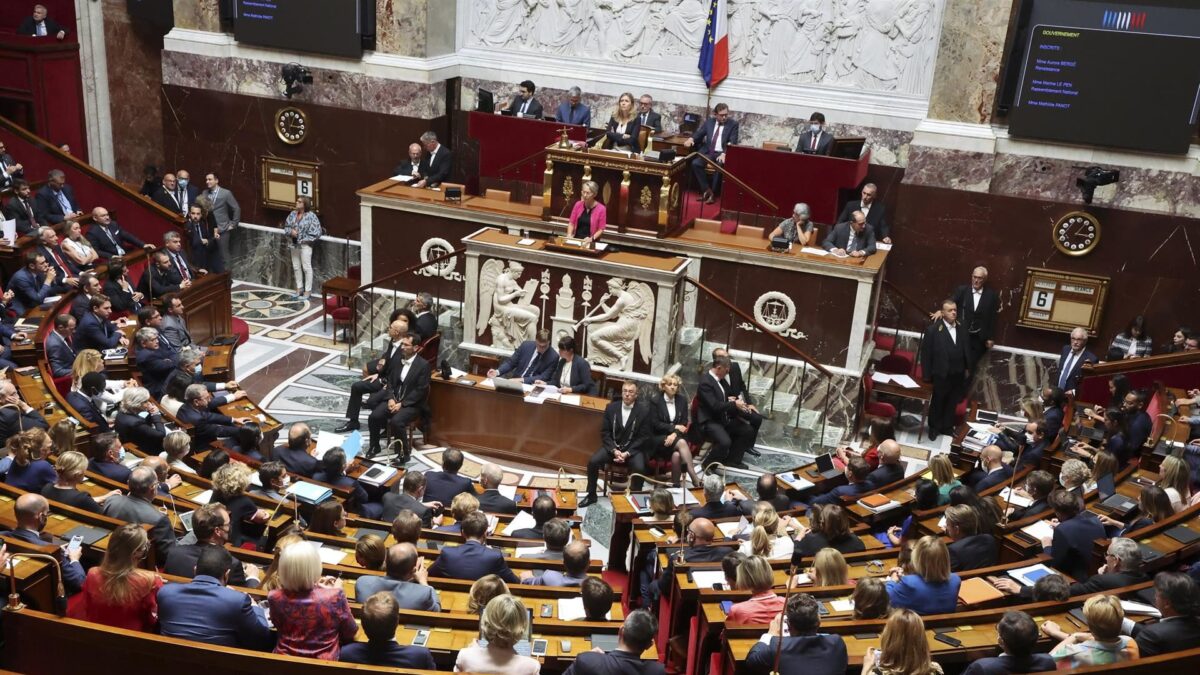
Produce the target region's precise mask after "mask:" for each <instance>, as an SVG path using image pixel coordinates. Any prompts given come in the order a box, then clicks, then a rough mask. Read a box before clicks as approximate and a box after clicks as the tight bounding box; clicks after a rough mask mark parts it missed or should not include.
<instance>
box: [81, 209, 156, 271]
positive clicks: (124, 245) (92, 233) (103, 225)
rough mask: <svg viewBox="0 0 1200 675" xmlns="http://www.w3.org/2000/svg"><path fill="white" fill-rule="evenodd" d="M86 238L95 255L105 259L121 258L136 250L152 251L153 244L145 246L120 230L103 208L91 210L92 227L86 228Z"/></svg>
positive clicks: (145, 244)
mask: <svg viewBox="0 0 1200 675" xmlns="http://www.w3.org/2000/svg"><path fill="white" fill-rule="evenodd" d="M87 238H88V241H89V242H91V244H92V246H93V247H94V248H95V249H96V253H97V254H98V255H99V256H100V257H101V258H105V259H107V258H114V257H116V256H123V255H126V254H127V253H129V252H131V251H132V250H133V249H138V248H144V249H146V250H147V251H153V250H154V244H147V243H146V242H144V241H142V240H141V239H139V238H138V237H137V235H134V234H132V233H130V232H127V231H126V230H122V229H121V226H120V225H119V224H118V223H117V221H115V220H113V219H112V215H111V214H109V212H108V209H106V208H104V207H103V206H97V207H96V208H94V209H92V225H91V227H89V228H88V231H87Z"/></svg>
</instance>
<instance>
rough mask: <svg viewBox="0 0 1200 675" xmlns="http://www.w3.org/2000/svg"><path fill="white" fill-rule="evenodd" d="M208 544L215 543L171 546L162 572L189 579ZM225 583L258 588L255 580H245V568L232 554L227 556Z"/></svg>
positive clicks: (193, 574) (194, 573)
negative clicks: (227, 572)
mask: <svg viewBox="0 0 1200 675" xmlns="http://www.w3.org/2000/svg"><path fill="white" fill-rule="evenodd" d="M210 546H217V545H216V544H199V543H197V544H187V545H183V544H180V545H178V546H173V547H172V548H171V550H170V552H169V553H167V561H166V562H165V563H163V572H166V573H167V574H173V575H175V576H177V577H187V578H189V579H191V578H192V577H194V576H196V561H198V560H200V554H201V553H203V552H204V549H206V548H208V547H210ZM226 583H228V584H229V585H230V586H241V587H244V588H245V587H248V588H258V582H257V581H249V582H248V581H247V579H246V568H245V567H244V566H243V565H242V562H241V561H240V560H237V559H236V558H234V557H233V556H230V558H229V580H228V581H227V582H226Z"/></svg>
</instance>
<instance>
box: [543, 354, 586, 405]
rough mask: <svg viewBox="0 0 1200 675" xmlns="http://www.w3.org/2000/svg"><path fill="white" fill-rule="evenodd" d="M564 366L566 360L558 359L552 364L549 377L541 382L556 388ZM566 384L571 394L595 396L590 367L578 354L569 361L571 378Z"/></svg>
mask: <svg viewBox="0 0 1200 675" xmlns="http://www.w3.org/2000/svg"><path fill="white" fill-rule="evenodd" d="M566 364H567V360H566V359H559V360H558V363H556V364H554V370H553V372H551V373H550V377H549V378H547V379H545V380H543V382H545V383H547V384H552V385H554V386H556V387H557V386H558V383H559V382H560V381H561V380H562V369H563V367H564V366H566ZM567 382H568V384H567V386H569V387H571V392H572V393H575V394H587V395H588V396H595V395H596V383H595V382H594V381H593V380H592V366H591V365H590V364H588V362H587V359H585V358H583V357H582V356H580V355H578V354H576V355H575V357H574V358H572V359H571V377H570V379H569V380H567Z"/></svg>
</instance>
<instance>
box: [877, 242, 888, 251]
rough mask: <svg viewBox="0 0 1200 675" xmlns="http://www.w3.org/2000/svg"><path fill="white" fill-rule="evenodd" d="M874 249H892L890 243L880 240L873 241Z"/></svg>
mask: <svg viewBox="0 0 1200 675" xmlns="http://www.w3.org/2000/svg"><path fill="white" fill-rule="evenodd" d="M875 250H876V251H890V250H892V245H891V244H884V243H881V242H875Z"/></svg>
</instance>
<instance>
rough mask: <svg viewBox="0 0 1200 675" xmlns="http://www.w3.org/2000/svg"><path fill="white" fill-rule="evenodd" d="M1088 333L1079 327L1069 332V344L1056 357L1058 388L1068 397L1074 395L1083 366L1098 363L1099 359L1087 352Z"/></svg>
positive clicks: (1081, 375)
mask: <svg viewBox="0 0 1200 675" xmlns="http://www.w3.org/2000/svg"><path fill="white" fill-rule="evenodd" d="M1087 342H1088V332H1087V329H1086V328H1083V327H1079V328H1075V329H1074V330H1072V331H1071V342H1070V344H1068V345H1067V346H1066V347H1063V348H1062V354H1060V355H1059V357H1058V388H1059V389H1062V390H1063V391H1064V392H1065V393H1067V394H1068V395H1071V396H1074V395H1075V386H1076V385H1078V384H1079V380H1080V378H1082V377H1083V370H1082V368H1083V364H1085V363H1091V364H1096V363H1099V361H1100V359H1097V358H1096V355H1095V354H1093V353H1091V352H1090V351H1088V350H1087Z"/></svg>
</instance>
